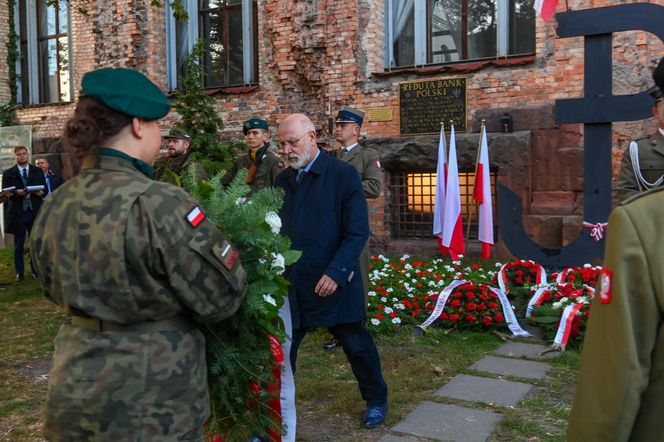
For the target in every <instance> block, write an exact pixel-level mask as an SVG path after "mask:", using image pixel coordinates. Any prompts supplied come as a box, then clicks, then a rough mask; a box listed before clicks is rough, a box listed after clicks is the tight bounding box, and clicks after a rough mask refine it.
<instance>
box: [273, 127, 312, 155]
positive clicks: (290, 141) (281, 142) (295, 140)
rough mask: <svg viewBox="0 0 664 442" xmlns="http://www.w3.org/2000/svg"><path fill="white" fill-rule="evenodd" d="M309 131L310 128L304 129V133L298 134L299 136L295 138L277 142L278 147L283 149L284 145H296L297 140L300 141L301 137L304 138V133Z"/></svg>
mask: <svg viewBox="0 0 664 442" xmlns="http://www.w3.org/2000/svg"><path fill="white" fill-rule="evenodd" d="M309 132H311V131H310V130H308V131H306V132H305V133H303V134H302V135H300V136H299V137H297V138H296V139H294V140H286V141H280V142H279V143H278V144H279V147H280V148H281V150H284V149H285V148H286V146H290V147H295V146H297V143H299V141H300V140H301V139H302V138H304V136H305V135H306V134H308V133H309Z"/></svg>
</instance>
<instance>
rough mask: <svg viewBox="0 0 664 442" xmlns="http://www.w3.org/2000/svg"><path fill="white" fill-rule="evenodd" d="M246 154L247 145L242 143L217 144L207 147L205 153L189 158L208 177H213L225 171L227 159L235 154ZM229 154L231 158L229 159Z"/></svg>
mask: <svg viewBox="0 0 664 442" xmlns="http://www.w3.org/2000/svg"><path fill="white" fill-rule="evenodd" d="M243 151H244V152H246V151H247V145H246V144H244V142H242V141H233V142H230V143H228V144H221V143H220V144H217V145H215V146H209V147H208V148H206V149H205V152H193V153H192V154H191V158H192V160H193V161H196V162H198V163H200V164H201V165H202V166H203V168H204V169H205V171H206V172H207V173H208V174H209V175H210V176H212V175H215V174H217V173H219V172H221V171H222V170H225V169H226V166H227V165H228V163H229V158H232V156H234V153H235V152H243ZM229 153H230V154H231V157H229Z"/></svg>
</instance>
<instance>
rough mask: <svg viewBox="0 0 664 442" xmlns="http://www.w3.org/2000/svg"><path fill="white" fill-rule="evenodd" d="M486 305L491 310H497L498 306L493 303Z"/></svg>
mask: <svg viewBox="0 0 664 442" xmlns="http://www.w3.org/2000/svg"><path fill="white" fill-rule="evenodd" d="M486 305H487V306H488V307H489V308H490V309H492V310H495V309H497V308H498V304H496V303H495V302H488V303H487V304H486Z"/></svg>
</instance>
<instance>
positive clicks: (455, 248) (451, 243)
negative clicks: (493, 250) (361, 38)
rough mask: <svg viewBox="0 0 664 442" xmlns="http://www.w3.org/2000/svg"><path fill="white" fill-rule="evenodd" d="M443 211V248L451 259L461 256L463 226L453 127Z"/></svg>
mask: <svg viewBox="0 0 664 442" xmlns="http://www.w3.org/2000/svg"><path fill="white" fill-rule="evenodd" d="M444 207H445V209H444V210H443V246H445V247H447V248H448V249H449V254H450V256H451V257H452V259H454V260H457V259H459V255H460V254H463V250H464V245H463V226H462V224H461V192H459V168H458V166H457V155H456V138H455V136H454V125H452V129H451V131H450V156H449V159H448V161H447V185H446V186H445V206H444Z"/></svg>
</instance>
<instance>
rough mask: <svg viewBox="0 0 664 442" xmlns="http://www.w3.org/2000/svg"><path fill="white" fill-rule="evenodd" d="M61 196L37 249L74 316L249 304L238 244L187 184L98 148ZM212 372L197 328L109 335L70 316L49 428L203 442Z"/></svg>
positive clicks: (58, 433)
mask: <svg viewBox="0 0 664 442" xmlns="http://www.w3.org/2000/svg"><path fill="white" fill-rule="evenodd" d="M58 193H59V198H56V199H47V200H45V204H44V205H43V206H42V213H41V214H40V216H39V217H38V218H37V220H36V221H35V224H34V227H33V230H32V233H31V235H30V237H31V247H30V252H31V255H32V259H33V260H34V263H35V265H36V267H37V271H38V274H39V278H40V280H41V283H42V285H43V287H44V290H45V293H46V297H47V298H48V299H50V300H51V301H53V302H54V303H56V304H57V305H59V306H60V307H61V308H62V309H63V310H64V311H65V312H66V313H69V314H72V315H74V316H83V317H91V318H96V319H101V320H104V321H111V322H114V323H119V324H132V323H140V322H143V321H151V320H162V319H167V318H173V317H184V318H193V319H195V320H196V321H200V322H209V323H211V322H217V321H220V320H222V319H224V318H226V317H228V316H230V315H231V314H233V313H234V312H235V311H236V310H237V308H238V307H239V305H240V303H241V301H242V298H243V294H244V291H245V277H244V270H243V269H242V267H241V265H240V263H239V259H237V253H235V252H234V251H233V249H232V246H231V245H230V244H229V243H228V241H227V240H226V239H225V238H224V236H223V234H222V233H221V232H220V231H219V230H218V229H217V228H216V227H215V226H214V225H213V224H212V223H211V222H210V221H209V220H207V219H203V220H202V221H200V222H199V223H197V222H196V221H199V220H200V217H199V219H198V220H195V221H193V222H192V221H189V219H188V215H191V214H192V210H196V207H197V206H196V203H195V202H194V201H193V200H192V199H191V197H189V196H188V195H187V194H186V193H185V192H184V191H183V190H181V189H179V188H177V187H174V186H171V185H169V184H166V183H160V182H156V181H153V180H151V179H149V178H147V177H146V176H144V175H142V174H141V173H140V172H139V171H138V170H136V169H135V168H134V167H132V165H131V164H130V163H129V162H127V161H125V160H123V159H120V158H115V157H108V156H94V157H90V158H88V159H87V160H86V163H85V164H84V166H83V169H82V171H81V173H80V174H79V175H77V176H76V177H74V178H73V179H71V180H69V181H68V182H67V183H65V184H64V185H62V186H61V187H60V189H59V190H58ZM194 213H195V212H194ZM189 218H191V216H189ZM194 224H195V226H194ZM227 249H228V250H227ZM229 250H230V251H231V253H230V254H229V253H228V251H229ZM231 257H232V259H231ZM206 379H207V373H206V368H205V342H204V339H203V336H202V334H201V333H200V332H199V331H198V330H196V329H195V328H194V329H191V330H168V331H159V332H151V333H142V332H141V333H139V332H128V331H113V332H99V331H93V330H88V329H85V328H80V327H77V326H73V325H69V324H65V325H63V327H62V328H61V330H60V332H59V334H58V337H57V338H56V348H55V353H54V362H53V369H52V372H51V377H50V381H49V382H50V384H49V395H48V399H47V406H46V408H47V411H46V422H45V432H46V436H47V438H49V439H50V440H83V439H84V440H87V439H88V438H92V439H99V438H101V439H105V440H111V439H116V440H174V439H177V438H180V437H183V438H187V439H184V440H199V439H200V438H201V431H202V425H203V423H204V422H205V420H206V419H207V417H208V414H209V398H208V387H207V381H206ZM177 440H181V439H177Z"/></svg>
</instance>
